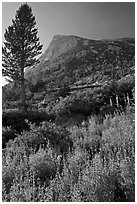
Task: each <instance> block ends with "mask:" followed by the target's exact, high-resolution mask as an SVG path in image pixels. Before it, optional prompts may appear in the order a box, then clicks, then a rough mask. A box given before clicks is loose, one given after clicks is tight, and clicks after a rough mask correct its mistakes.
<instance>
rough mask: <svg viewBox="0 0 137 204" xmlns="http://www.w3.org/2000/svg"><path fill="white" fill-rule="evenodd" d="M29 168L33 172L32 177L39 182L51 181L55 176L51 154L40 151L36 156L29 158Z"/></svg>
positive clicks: (55, 165) (32, 155)
mask: <svg viewBox="0 0 137 204" xmlns="http://www.w3.org/2000/svg"><path fill="white" fill-rule="evenodd" d="M29 165H30V168H31V169H32V170H33V171H34V177H35V179H36V180H37V179H38V178H39V179H40V182H42V183H43V182H46V183H47V182H48V181H49V179H53V178H54V177H55V175H56V170H57V164H56V160H55V158H54V157H53V155H52V153H50V150H49V151H44V150H42V149H40V150H39V151H38V152H37V153H36V154H31V155H30V156H29Z"/></svg>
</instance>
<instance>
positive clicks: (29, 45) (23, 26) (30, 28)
mask: <svg viewBox="0 0 137 204" xmlns="http://www.w3.org/2000/svg"><path fill="white" fill-rule="evenodd" d="M35 25H36V21H35V16H33V13H32V9H31V7H29V6H28V4H27V3H25V4H22V5H21V6H20V8H19V9H18V11H17V12H16V15H15V20H12V25H11V26H9V27H8V28H7V29H6V30H5V34H4V37H5V42H4V45H3V47H2V61H3V63H2V66H3V68H2V74H3V76H6V77H9V78H10V79H12V81H13V82H14V83H15V84H18V85H20V87H21V103H22V110H23V111H25V110H26V88H25V78H24V72H25V68H27V67H29V66H33V65H35V64H36V63H38V62H39V60H38V58H37V56H38V55H39V54H41V49H42V45H40V42H39V38H38V37H37V33H38V29H37V28H35Z"/></svg>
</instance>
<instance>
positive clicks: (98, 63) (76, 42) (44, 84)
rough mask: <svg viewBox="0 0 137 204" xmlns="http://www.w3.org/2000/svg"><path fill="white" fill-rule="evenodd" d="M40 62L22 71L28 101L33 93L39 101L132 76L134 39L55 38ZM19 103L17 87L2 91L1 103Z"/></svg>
mask: <svg viewBox="0 0 137 204" xmlns="http://www.w3.org/2000/svg"><path fill="white" fill-rule="evenodd" d="M39 60H40V63H39V64H38V65H37V66H33V67H29V68H28V69H27V70H26V71H25V78H26V86H27V95H28V96H29V98H30V99H31V95H32V94H34V93H36V94H38V93H39V94H40V98H41V95H42V93H43V97H44V95H45V94H46V91H47V90H50V89H56V88H60V87H64V86H70V87H74V86H77V85H80V86H81V85H82V86H83V85H88V84H91V85H92V84H94V83H97V82H98V83H104V82H105V83H106V82H110V81H111V80H116V81H118V80H120V79H121V78H122V77H125V76H126V75H134V71H135V66H134V64H135V39H132V38H121V39H115V40H108V39H107V40H90V39H85V38H81V37H78V36H71V35H70V36H65V35H55V36H54V37H53V39H52V41H51V43H50V44H49V47H48V48H47V50H46V51H45V52H44V53H43V54H42V55H41V56H40V58H39ZM16 95H17V96H16ZM13 96H14V97H13ZM36 97H37V96H36ZM18 99H19V88H18V87H14V86H13V85H12V84H8V85H6V86H5V87H3V101H5V100H13V101H14V100H18Z"/></svg>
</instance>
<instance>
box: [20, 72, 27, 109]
mask: <svg viewBox="0 0 137 204" xmlns="http://www.w3.org/2000/svg"><path fill="white" fill-rule="evenodd" d="M21 110H22V112H26V110H27V106H26V90H25V80H24V68H22V69H21Z"/></svg>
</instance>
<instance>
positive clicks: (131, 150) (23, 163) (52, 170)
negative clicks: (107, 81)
mask: <svg viewBox="0 0 137 204" xmlns="http://www.w3.org/2000/svg"><path fill="white" fill-rule="evenodd" d="M30 126H31V127H30V130H29V131H24V132H23V133H22V134H21V135H19V136H18V137H16V138H15V139H14V140H10V141H9V142H8V143H7V146H6V148H5V149H4V150H3V192H2V195H3V197H2V199H3V201H6V202H8V201H10V202H48V201H50V202H74V201H76V202H79V201H81V202H99V201H102V202H134V201H135V132H134V131H135V123H134V114H133V113H131V112H130V110H129V109H128V110H127V112H126V113H123V114H121V115H117V114H116V115H115V116H114V117H112V116H111V115H106V118H105V119H104V121H103V124H100V125H99V124H97V123H96V120H95V117H90V118H89V120H88V121H87V122H83V123H82V124H81V126H79V127H78V126H71V127H70V128H67V129H66V128H65V129H64V128H61V127H60V126H57V125H55V124H53V123H45V122H44V123H43V124H41V125H40V126H39V127H37V126H35V125H32V124H30ZM62 139H63V140H62ZM62 143H63V144H62ZM65 146H66V148H65V149H62V147H63V148H64V147H65ZM64 152H65V154H64Z"/></svg>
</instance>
